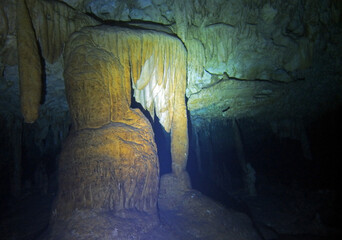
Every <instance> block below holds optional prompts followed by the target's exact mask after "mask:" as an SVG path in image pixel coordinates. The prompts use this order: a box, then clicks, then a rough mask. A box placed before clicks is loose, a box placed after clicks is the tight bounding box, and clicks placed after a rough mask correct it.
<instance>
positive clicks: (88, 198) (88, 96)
mask: <svg viewBox="0 0 342 240" xmlns="http://www.w3.org/2000/svg"><path fill="white" fill-rule="evenodd" d="M42 3H43V5H39V4H38V5H34V4H33V2H31V1H27V2H25V1H19V2H18V8H17V9H18V15H17V16H18V33H19V38H18V39H19V40H20V41H18V50H19V59H20V63H21V62H22V63H21V64H20V65H19V69H20V73H21V75H20V77H21V79H22V80H21V81H22V84H21V92H22V94H21V96H22V103H23V104H22V112H23V115H24V117H25V119H26V121H28V122H33V121H34V120H35V119H36V118H37V117H38V107H39V102H40V98H41V96H40V92H41V84H42V81H41V77H42V66H41V59H40V55H39V54H40V50H41V51H42V52H41V54H42V57H44V59H46V60H47V61H49V62H54V61H56V58H57V57H58V56H59V55H60V54H61V53H62V49H63V45H64V43H65V42H66V40H67V39H68V38H69V40H68V42H67V43H66V45H65V49H64V54H63V55H64V64H65V67H64V79H65V85H66V95H67V99H68V103H69V108H70V114H71V118H72V120H73V130H72V132H71V134H70V135H69V136H68V138H67V141H66V142H65V144H64V147H63V150H62V153H61V156H60V160H59V192H58V197H57V200H56V208H55V210H54V213H55V214H54V219H55V221H57V223H58V222H59V223H60V222H62V223H60V224H57V223H56V224H55V227H54V232H53V236H52V238H55V237H56V236H57V235H58V230H56V229H58V227H56V226H59V225H61V224H63V221H67V219H70V218H73V216H74V215H75V214H76V213H75V211H78V210H82V211H84V210H86V211H87V210H91V211H95V212H100V211H113V212H114V214H115V215H120V216H127V214H128V213H127V211H133V210H134V211H135V210H138V211H139V212H146V213H149V214H152V216H154V217H156V216H157V215H156V210H157V209H156V207H157V195H158V185H159V163H158V158H157V149H156V146H155V143H154V135H153V131H152V128H151V125H150V123H149V122H148V120H147V119H146V117H145V116H144V115H143V114H142V113H141V112H140V110H138V109H131V108H130V106H131V91H132V87H131V83H132V85H133V89H134V95H135V98H136V100H137V101H138V102H140V103H141V104H142V106H143V107H144V108H145V109H147V110H148V111H149V112H150V114H151V116H152V117H154V113H156V115H157V117H158V118H159V120H160V122H161V124H162V125H163V127H164V128H165V130H166V131H167V132H170V131H171V139H172V140H171V152H172V159H173V163H172V169H173V174H174V176H176V177H179V179H180V180H181V179H186V181H183V182H185V183H184V185H185V186H187V187H190V181H189V180H188V176H187V173H186V172H185V167H186V160H187V153H188V135H187V116H186V107H185V87H186V50H185V48H184V46H183V44H182V43H181V42H180V41H179V40H178V39H177V38H175V37H172V36H170V35H168V34H164V33H158V32H155V31H147V30H131V29H127V28H120V27H113V26H98V27H87V28H81V26H82V25H94V23H95V21H91V20H89V19H88V18H87V17H86V16H83V15H81V17H79V18H76V19H81V20H82V21H80V23H79V22H77V20H76V21H71V23H72V24H71V25H70V24H69V23H68V22H67V21H66V19H67V18H68V17H70V15H71V16H73V17H75V16H77V15H76V14H74V15H73V14H70V13H69V12H72V11H71V10H70V8H68V7H66V6H64V5H60V4H57V3H54V2H52V3H47V2H46V3H45V2H42ZM44 4H46V5H44ZM61 6H62V7H61ZM40 14H42V15H41V16H40ZM43 17H46V19H44V18H43ZM51 17H52V18H54V19H53V21H52V23H51V21H50V20H51V19H50V18H51ZM74 22H76V23H78V25H77V26H74V25H73V24H74ZM56 24H57V25H56ZM63 24H64V25H63ZM52 29H55V31H53V33H52ZM77 29H80V30H79V31H76V32H75V33H74V34H72V35H71V33H72V31H75V30H77ZM69 35H71V36H70V37H69ZM24 38H27V43H28V44H31V45H32V46H33V47H27V46H26V45H25V44H24V42H23V39H24ZM37 43H40V45H39V46H40V47H41V48H39V47H38V44H37ZM32 56H33V57H34V58H32ZM29 63H31V64H32V65H33V72H34V74H32V75H30V74H29V73H30V69H31V68H28V66H29ZM29 76H32V77H29ZM28 99H34V101H35V104H32V103H31V102H28ZM24 103H28V104H27V105H25V104H24ZM71 221H75V222H78V221H79V219H76V220H71ZM64 223H65V222H64ZM152 225H153V224H152ZM56 234H57V235H56ZM103 236H104V235H103ZM103 236H102V237H103ZM66 238H69V237H66Z"/></svg>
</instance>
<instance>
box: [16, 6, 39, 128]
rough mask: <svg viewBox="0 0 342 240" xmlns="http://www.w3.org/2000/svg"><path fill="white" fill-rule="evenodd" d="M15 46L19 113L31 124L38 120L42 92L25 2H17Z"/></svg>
mask: <svg viewBox="0 0 342 240" xmlns="http://www.w3.org/2000/svg"><path fill="white" fill-rule="evenodd" d="M17 44H18V57H19V76H20V98H21V111H22V114H23V116H24V119H25V121H26V122H30V123H32V122H34V121H35V120H36V119H37V118H38V109H39V105H40V100H41V91H42V79H41V78H42V66H41V59H40V56H39V49H38V48H39V47H38V44H37V40H36V36H35V33H34V29H33V26H32V22H31V17H30V15H29V11H28V9H27V6H26V2H25V0H18V1H17Z"/></svg>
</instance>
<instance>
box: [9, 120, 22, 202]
mask: <svg viewBox="0 0 342 240" xmlns="http://www.w3.org/2000/svg"><path fill="white" fill-rule="evenodd" d="M12 124H13V125H12V126H11V129H12V133H11V136H12V138H11V145H12V153H13V156H12V173H11V194H12V196H13V197H19V196H20V193H21V174H22V170H21V155H22V122H21V119H12Z"/></svg>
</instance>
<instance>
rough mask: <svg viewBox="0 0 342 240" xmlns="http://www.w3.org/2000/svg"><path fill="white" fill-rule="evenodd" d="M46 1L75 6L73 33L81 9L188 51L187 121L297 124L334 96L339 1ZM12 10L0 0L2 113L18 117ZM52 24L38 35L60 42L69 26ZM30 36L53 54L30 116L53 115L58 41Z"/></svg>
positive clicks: (58, 96) (333, 102) (62, 109)
mask: <svg viewBox="0 0 342 240" xmlns="http://www.w3.org/2000/svg"><path fill="white" fill-rule="evenodd" d="M29 2H32V1H29ZM39 2H45V1H39ZM49 2H55V3H56V4H57V5H63V6H62V7H61V8H68V9H70V10H71V11H74V12H75V16H74V15H73V16H69V15H68V16H67V21H75V22H74V23H75V24H74V27H75V29H77V26H81V25H82V24H80V21H81V20H79V19H80V18H79V15H82V14H83V15H84V16H87V17H86V18H88V17H90V18H92V19H94V20H93V21H94V22H97V21H98V22H105V23H108V24H113V25H115V24H119V25H120V24H126V23H130V24H131V25H136V26H139V27H143V28H150V29H155V30H158V31H164V32H168V33H171V34H173V35H176V36H177V37H178V38H180V40H181V41H182V42H183V44H184V46H185V48H186V49H187V53H188V56H187V89H186V97H187V108H188V110H189V112H190V116H191V120H192V122H193V124H196V123H200V122H202V121H207V120H212V119H219V120H225V119H232V118H248V117H251V118H255V119H259V120H267V121H279V119H300V120H301V121H302V120H304V121H306V120H310V119H312V118H313V117H314V116H316V115H318V114H319V113H320V112H322V111H323V110H326V109H328V110H329V109H331V108H334V107H335V106H337V105H339V104H340V103H341V101H342V98H341V94H340V93H341V90H342V86H341V85H342V84H341V77H340V76H341V68H340V65H341V48H342V46H341V44H340V43H341V42H342V41H341V40H342V31H341V26H342V24H341V23H342V20H341V9H342V7H341V6H342V4H341V2H340V1H334V0H324V1H321V0H306V1H298V0H290V1H281V0H272V1H266V0H260V1H256V0H244V1H240V0H229V1H225V0H194V1H182V0H171V1H170V0H168V1H166V0H130V1H120V0H96V1H95V0H60V1H59V2H60V3H57V2H58V1H49ZM38 5H39V4H37V6H38ZM15 8H16V5H15V1H14V0H10V1H2V2H1V3H0V19H1V21H0V71H1V81H0V92H1V94H0V102H1V108H0V112H1V115H2V116H8V113H11V114H12V115H15V116H19V115H20V113H19V109H20V108H19V105H20V104H19V90H18V89H19V87H18V73H17V71H18V70H17V64H18V62H17V44H16V26H15V25H16V24H15V19H16V16H15V15H16V14H15ZM36 11H37V12H38V10H36ZM38 13H39V12H38ZM38 13H37V16H36V17H37V18H36V21H38V20H37V19H39V14H38ZM76 15H77V16H76ZM45 17H46V18H47V19H49V21H50V22H53V19H51V18H50V16H45ZM33 21H35V20H33ZM82 21H83V20H82ZM82 21H81V22H82ZM59 24H60V26H59V29H57V28H56V26H55V25H53V26H54V30H50V32H49V31H46V34H47V35H48V34H51V31H60V32H61V34H60V36H61V37H60V38H61V39H62V38H66V36H67V33H68V31H72V29H69V28H68V29H66V28H63V24H62V23H61V22H60V23H59ZM33 25H34V22H33ZM48 39H49V37H48ZM39 41H40V44H41V45H42V46H43V49H46V48H49V47H50V48H56V49H57V50H56V51H57V52H59V53H58V54H57V53H56V54H55V55H51V54H50V53H51V51H50V53H49V54H50V55H49V54H47V53H44V51H43V56H44V55H45V56H44V59H45V64H44V67H45V72H46V76H45V79H46V83H45V86H44V87H45V93H46V94H45V97H44V99H43V100H44V101H43V102H44V103H43V104H42V106H41V109H40V112H41V114H42V115H45V116H47V117H46V118H47V119H49V115H50V116H54V118H57V119H58V118H61V119H63V118H64V116H65V114H66V112H67V111H68V110H67V109H68V107H67V104H66V100H65V93H64V82H63V74H62V72H63V59H62V58H61V57H59V54H60V51H61V49H62V48H63V45H58V44H57V43H56V44H54V42H53V41H56V42H57V40H55V39H52V40H51V39H50V40H49V42H46V43H44V41H42V40H41V39H40V40H39ZM44 44H48V46H47V47H44ZM60 116H63V117H60Z"/></svg>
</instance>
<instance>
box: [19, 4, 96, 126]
mask: <svg viewBox="0 0 342 240" xmlns="http://www.w3.org/2000/svg"><path fill="white" fill-rule="evenodd" d="M96 23H97V22H96V21H95V20H93V19H92V18H90V17H88V16H86V15H85V14H81V13H78V12H76V11H74V10H73V9H71V8H70V7H68V6H66V5H64V4H60V3H57V2H54V1H35V0H26V1H25V0H18V1H17V24H16V25H17V47H18V60H19V74H20V98H21V111H22V114H23V117H24V119H25V121H26V122H30V123H32V122H34V121H35V120H36V119H37V118H38V111H39V105H40V102H41V93H42V64H41V63H42V61H43V60H42V59H41V56H40V54H42V56H43V57H44V59H45V60H47V61H49V62H50V63H53V62H55V61H56V60H57V59H58V58H59V56H60V55H61V53H62V50H63V47H64V43H65V42H66V40H67V39H68V38H69V36H70V34H71V33H73V32H74V31H76V30H78V29H80V28H81V27H84V26H89V25H95V24H96ZM38 43H39V46H38Z"/></svg>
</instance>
